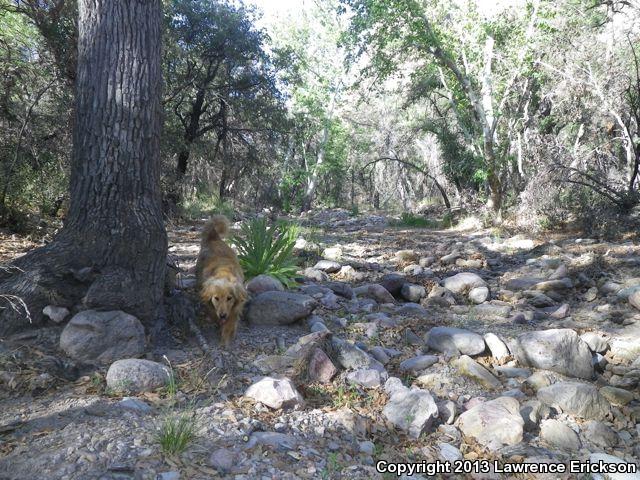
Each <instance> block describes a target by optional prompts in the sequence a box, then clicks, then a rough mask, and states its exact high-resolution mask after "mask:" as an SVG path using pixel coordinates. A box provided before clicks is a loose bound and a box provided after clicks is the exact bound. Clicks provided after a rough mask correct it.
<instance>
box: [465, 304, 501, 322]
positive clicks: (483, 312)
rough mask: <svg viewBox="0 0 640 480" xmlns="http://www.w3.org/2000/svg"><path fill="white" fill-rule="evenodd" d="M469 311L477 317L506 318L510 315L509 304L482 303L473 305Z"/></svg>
mask: <svg viewBox="0 0 640 480" xmlns="http://www.w3.org/2000/svg"><path fill="white" fill-rule="evenodd" d="M471 312H472V313H473V314H474V315H475V316H476V317H478V318H489V319H491V318H508V317H509V315H511V306H509V305H494V304H492V303H483V304H482V305H476V306H475V307H473V308H472V309H471Z"/></svg>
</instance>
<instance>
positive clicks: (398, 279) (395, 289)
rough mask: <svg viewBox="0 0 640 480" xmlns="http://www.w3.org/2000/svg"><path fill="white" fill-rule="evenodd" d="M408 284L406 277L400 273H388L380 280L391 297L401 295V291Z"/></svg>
mask: <svg viewBox="0 0 640 480" xmlns="http://www.w3.org/2000/svg"><path fill="white" fill-rule="evenodd" d="M406 282H407V279H406V278H405V276H404V275H400V274H398V273H387V274H386V275H383V277H382V279H381V280H380V285H382V286H383V287H384V288H386V289H387V291H388V292H389V293H390V294H391V295H399V294H400V289H401V288H402V286H403V285H404V284H405V283H406Z"/></svg>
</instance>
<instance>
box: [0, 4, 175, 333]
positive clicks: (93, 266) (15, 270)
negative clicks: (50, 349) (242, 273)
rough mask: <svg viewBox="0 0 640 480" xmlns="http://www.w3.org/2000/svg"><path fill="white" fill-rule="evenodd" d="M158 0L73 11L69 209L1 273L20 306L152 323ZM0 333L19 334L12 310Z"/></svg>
mask: <svg viewBox="0 0 640 480" xmlns="http://www.w3.org/2000/svg"><path fill="white" fill-rule="evenodd" d="M160 32H161V9H160V2H159V0H140V1H136V2H119V1H116V0H108V1H96V0H81V1H80V2H79V35H78V67H77V76H76V105H75V115H76V118H75V128H74V137H73V161H72V168H71V182H70V188H71V195H70V198H71V203H70V208H69V214H68V217H67V219H66V221H65V225H64V228H63V229H62V231H61V232H60V233H59V234H58V235H57V236H56V238H55V239H54V241H53V242H51V243H50V244H48V245H47V246H45V247H42V248H40V249H36V250H34V251H33V252H30V253H29V254H27V255H25V256H23V257H21V258H19V259H17V260H16V261H15V262H14V263H13V264H12V265H10V266H9V267H8V268H6V269H4V270H3V271H2V272H0V291H2V292H3V293H5V294H12V295H16V296H18V297H20V298H22V299H23V301H25V302H26V305H27V306H28V308H29V310H30V312H31V317H32V322H33V324H34V325H36V324H39V323H41V321H42V314H41V312H42V308H43V307H44V306H45V305H47V304H49V303H54V304H56V305H63V306H68V307H71V306H73V305H75V304H76V303H77V302H78V301H80V299H82V303H83V305H84V306H85V307H87V308H101V309H121V310H124V311H127V312H129V313H132V314H134V315H136V316H138V317H139V318H141V319H142V320H144V321H147V322H151V321H152V320H154V319H155V318H156V316H157V315H158V313H159V310H158V308H159V306H161V305H162V292H163V286H164V269H165V262H166V251H167V238H166V233H165V229H164V225H163V222H162V215H161V198H160V188H159V187H160V182H159V179H160V169H159V168H160V162H159V160H160V155H159V136H160V128H161V115H160V114H161V111H160V99H161V65H160V45H161V35H160ZM1 315H2V316H1V317H0V333H1V334H6V333H9V332H11V331H14V330H17V329H19V328H22V327H26V326H27V325H26V324H25V323H26V321H25V320H24V319H23V318H20V315H19V314H18V313H16V312H14V311H12V310H10V309H5V310H3V311H2V313H1Z"/></svg>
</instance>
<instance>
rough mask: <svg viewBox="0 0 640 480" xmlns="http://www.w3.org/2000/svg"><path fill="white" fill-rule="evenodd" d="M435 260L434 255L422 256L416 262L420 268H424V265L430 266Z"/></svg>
mask: <svg viewBox="0 0 640 480" xmlns="http://www.w3.org/2000/svg"><path fill="white" fill-rule="evenodd" d="M435 262H436V257H422V258H421V259H420V260H419V261H418V264H419V265H420V266H421V267H422V268H426V267H430V266H431V265H433V264H434V263H435Z"/></svg>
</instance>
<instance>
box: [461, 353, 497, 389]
mask: <svg viewBox="0 0 640 480" xmlns="http://www.w3.org/2000/svg"><path fill="white" fill-rule="evenodd" d="M452 365H453V366H454V367H456V368H457V369H458V371H459V372H460V373H461V374H462V375H464V376H466V377H469V378H471V379H472V380H475V381H476V382H478V383H480V384H481V385H483V386H485V387H486V388H490V389H494V388H499V387H501V386H502V384H501V383H500V380H498V379H497V378H496V377H495V376H494V375H493V374H492V373H491V372H490V371H489V370H487V369H486V368H484V367H483V366H482V365H480V364H479V363H478V362H476V361H475V360H474V359H472V358H471V357H469V356H467V355H462V356H461V357H460V358H458V359H456V360H454V361H453V362H452Z"/></svg>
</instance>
